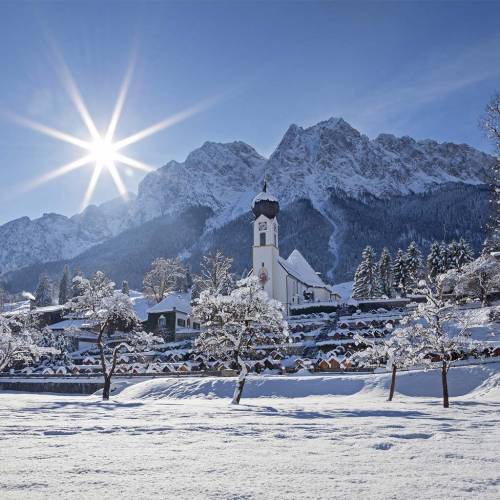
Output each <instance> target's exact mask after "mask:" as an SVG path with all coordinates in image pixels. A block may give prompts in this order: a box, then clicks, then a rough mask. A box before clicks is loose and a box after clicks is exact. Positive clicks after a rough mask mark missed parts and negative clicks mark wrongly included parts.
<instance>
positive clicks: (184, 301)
mask: <svg viewBox="0 0 500 500" xmlns="http://www.w3.org/2000/svg"><path fill="white" fill-rule="evenodd" d="M174 309H175V310H176V311H180V312H183V313H186V314H190V313H191V294H190V293H189V292H188V293H180V292H172V293H170V294H168V295H167V296H166V297H165V298H164V299H163V300H162V301H161V302H159V303H158V304H156V305H154V306H153V307H150V308H149V309H148V310H147V312H148V313H166V312H171V311H173V310H174Z"/></svg>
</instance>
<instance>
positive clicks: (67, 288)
mask: <svg viewBox="0 0 500 500" xmlns="http://www.w3.org/2000/svg"><path fill="white" fill-rule="evenodd" d="M69 299H71V276H70V275H69V267H68V266H67V265H65V266H64V269H63V274H62V277H61V281H60V282H59V304H60V305H64V304H66V303H67V302H68V300H69Z"/></svg>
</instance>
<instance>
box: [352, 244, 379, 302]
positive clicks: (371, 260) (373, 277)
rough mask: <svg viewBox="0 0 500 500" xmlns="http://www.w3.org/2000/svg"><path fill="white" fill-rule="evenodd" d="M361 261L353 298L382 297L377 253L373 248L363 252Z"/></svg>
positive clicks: (356, 275)
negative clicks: (376, 259) (376, 260)
mask: <svg viewBox="0 0 500 500" xmlns="http://www.w3.org/2000/svg"><path fill="white" fill-rule="evenodd" d="M361 259H362V260H361V264H359V266H358V268H357V269H356V273H355V275H354V285H353V287H352V296H353V298H355V299H367V298H373V297H380V295H381V290H380V278H379V276H378V272H377V265H376V263H375V252H374V251H373V248H372V247H371V246H367V247H366V248H365V249H364V250H363V253H362V254H361Z"/></svg>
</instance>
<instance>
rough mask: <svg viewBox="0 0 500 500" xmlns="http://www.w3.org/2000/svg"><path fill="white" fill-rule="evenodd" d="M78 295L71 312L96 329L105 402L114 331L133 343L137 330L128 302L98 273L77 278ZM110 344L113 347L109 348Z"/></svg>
mask: <svg viewBox="0 0 500 500" xmlns="http://www.w3.org/2000/svg"><path fill="white" fill-rule="evenodd" d="M74 280H79V283H78V288H79V290H80V291H81V293H80V295H79V296H77V297H75V298H73V299H72V301H71V307H72V310H73V311H74V312H75V313H76V314H78V315H79V316H81V317H85V318H86V319H87V320H88V321H89V322H91V323H93V324H94V327H95V328H96V329H97V339H96V343H97V347H98V348H99V353H100V359H101V369H102V374H103V377H104V388H103V392H102V399H103V400H107V399H109V396H110V392H111V379H112V377H113V375H114V372H115V368H116V361H117V356H118V345H119V341H118V340H119V339H117V338H116V337H115V338H113V334H114V333H115V332H116V331H117V330H118V331H120V332H123V335H122V336H123V337H126V338H127V339H133V338H134V336H135V335H137V333H136V332H137V330H140V329H141V326H140V321H139V319H138V318H137V316H136V314H135V312H134V309H133V307H132V302H131V301H130V298H129V297H128V296H127V295H125V294H123V293H120V292H116V291H115V290H114V286H115V284H114V283H113V282H112V281H110V280H109V279H108V278H107V277H106V276H105V274H104V273H102V272H100V271H98V272H97V273H96V274H95V275H94V276H93V278H92V279H91V280H88V279H85V278H82V277H81V276H78V277H76V278H74ZM112 344H114V347H112Z"/></svg>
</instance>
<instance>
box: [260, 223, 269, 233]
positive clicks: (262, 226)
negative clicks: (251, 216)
mask: <svg viewBox="0 0 500 500" xmlns="http://www.w3.org/2000/svg"><path fill="white" fill-rule="evenodd" d="M266 230H267V222H259V231H266Z"/></svg>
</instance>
